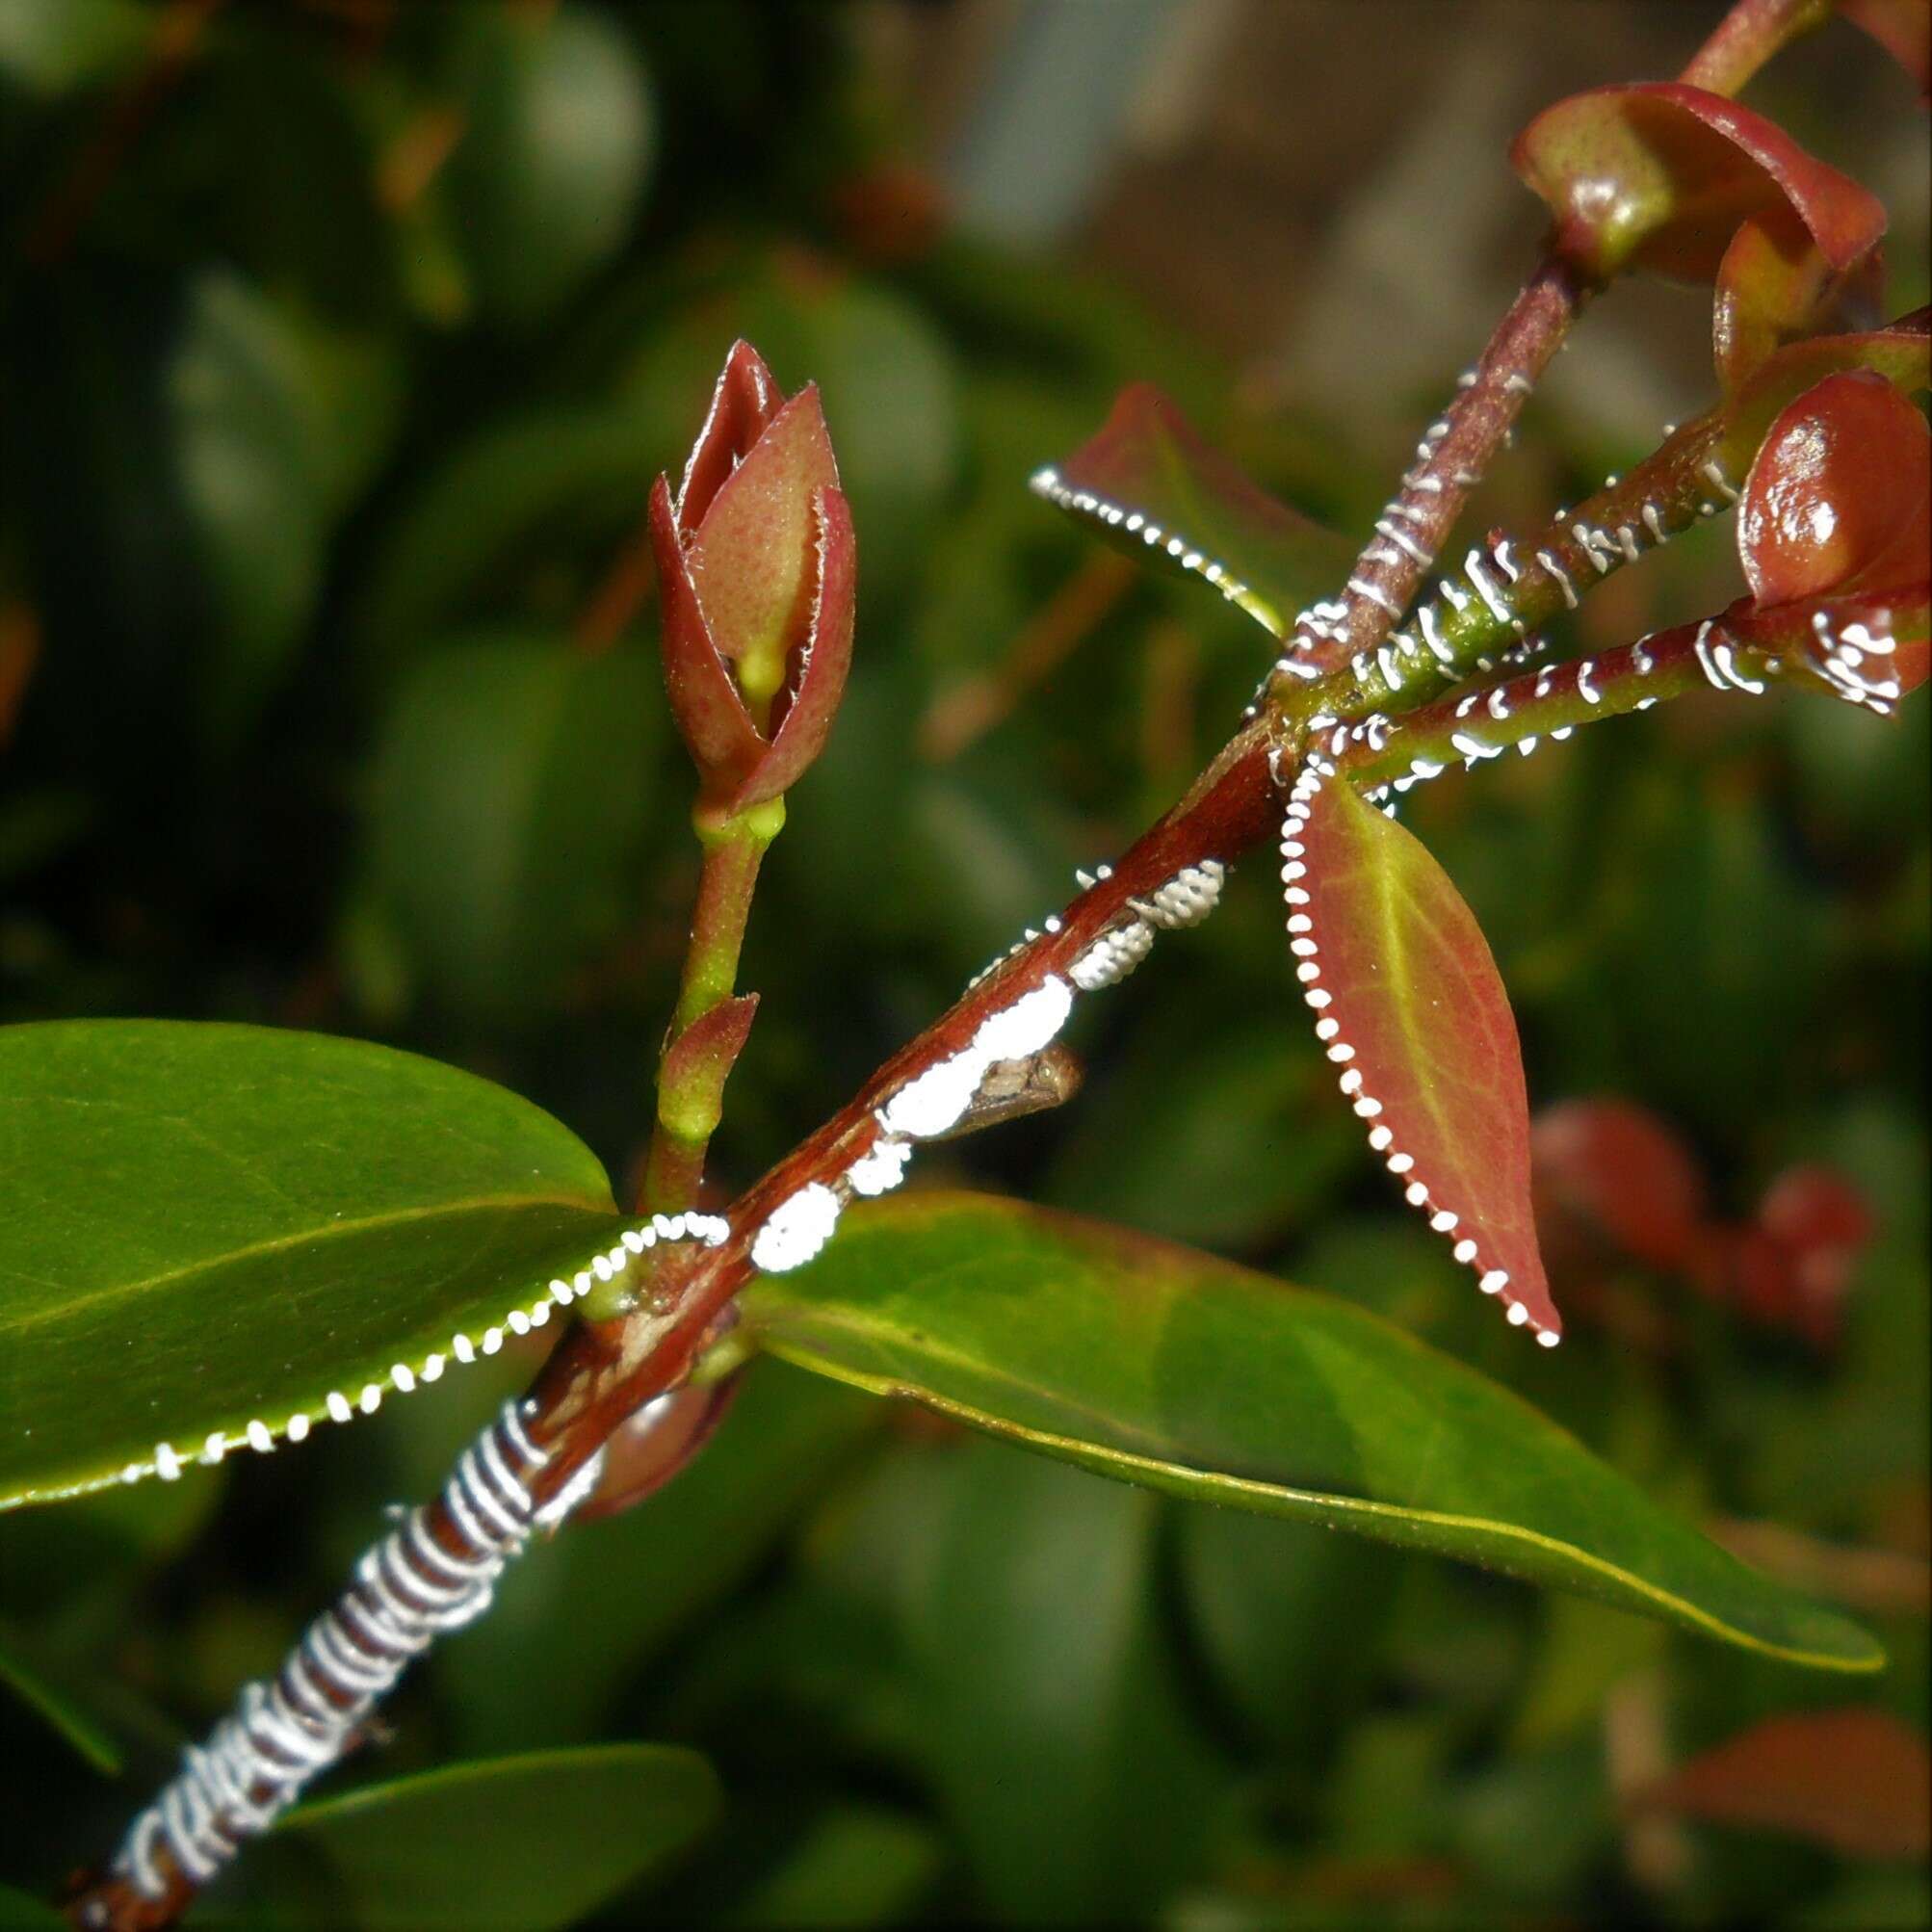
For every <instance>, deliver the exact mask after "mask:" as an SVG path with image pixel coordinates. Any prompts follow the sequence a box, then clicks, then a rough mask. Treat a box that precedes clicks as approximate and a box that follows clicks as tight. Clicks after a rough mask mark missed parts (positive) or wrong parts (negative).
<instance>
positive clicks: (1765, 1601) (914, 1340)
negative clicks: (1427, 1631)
mask: <svg viewBox="0 0 1932 1932" xmlns="http://www.w3.org/2000/svg"><path fill="white" fill-rule="evenodd" d="M745 1309H746V1313H747V1315H748V1317H749V1318H750V1319H751V1320H752V1321H753V1322H754V1324H755V1325H756V1327H757V1329H758V1331H759V1333H760V1335H761V1338H762V1340H763V1341H764V1343H765V1345H767V1346H768V1347H770V1348H771V1349H773V1350H775V1351H776V1352H777V1353H779V1354H781V1355H783V1356H784V1357H785V1358H786V1359H787V1360H790V1361H794V1362H796V1363H798V1364H799V1365H801V1366H802V1367H806V1368H813V1369H817V1370H819V1371H821V1372H822V1373H824V1374H829V1375H834V1376H837V1377H839V1378H841V1379H843V1380H846V1381H849V1382H853V1383H856V1384H857V1385H859V1386H860V1387H862V1388H869V1389H873V1390H875V1391H876V1392H879V1393H881V1394H883V1393H888V1392H890V1393H895V1394H903V1395H908V1396H911V1397H915V1398H917V1399H919V1400H921V1401H924V1402H926V1403H927V1404H929V1405H930V1406H931V1407H933V1408H935V1409H938V1410H940V1411H942V1412H943V1413H946V1414H949V1415H953V1416H956V1417H958V1418H959V1419H960V1420H962V1421H964V1422H967V1423H972V1424H974V1425H975V1426H977V1427H980V1428H984V1429H988V1430H990V1431H992V1432H993V1433H995V1434H998V1435H1003V1436H1006V1437H1009V1438H1011V1439H1012V1440H1014V1441H1017V1442H1021V1443H1024V1444H1026V1445H1028V1446H1029V1447H1031V1448H1033V1449H1040V1450H1042V1451H1043V1452H1045V1453H1047V1454H1050V1455H1057V1456H1062V1457H1065V1458H1066V1459H1068V1460H1070V1461H1073V1462H1077V1463H1080V1464H1082V1465H1083V1466H1084V1467H1087V1468H1090V1469H1095V1470H1099V1471H1101V1472H1103V1473H1104V1474H1108V1475H1117V1476H1119V1477H1121V1478H1123V1479H1124V1480H1127V1481H1132V1482H1138V1483H1145V1484H1148V1485H1150V1486H1152V1487H1155V1488H1159V1489H1165V1490H1169V1491H1171V1492H1173V1493H1174V1494H1176V1495H1181V1496H1188V1497H1193V1498H1198V1499H1200V1500H1203V1501H1215V1502H1223V1503H1229V1504H1233V1505H1236V1506H1238V1507H1241V1508H1248V1509H1255V1510H1260V1511H1263V1512H1265V1513H1272V1514H1277V1515H1282V1516H1290V1517H1296V1518H1299V1519H1301V1520H1303V1521H1306V1522H1312V1523H1319V1524H1323V1525H1326V1526H1328V1527H1333V1528H1347V1529H1353V1530H1356V1531H1358V1532H1359V1533H1362V1534H1365V1535H1370V1536H1374V1537H1378V1538H1380V1539H1382V1540H1384V1541H1386V1542H1391V1543H1397V1544H1401V1545H1404V1546H1406V1547H1409V1548H1413V1549H1421V1550H1428V1551H1433V1552H1435V1553H1438V1554H1441V1555H1447V1556H1455V1557H1458V1558H1461V1559H1463V1560H1465V1561H1469V1562H1475V1563H1480V1564H1483V1565H1485V1566H1488V1567H1490V1568H1494V1569H1499V1570H1502V1571H1505V1572H1507V1573H1508V1574H1510V1575H1512V1576H1516V1577H1520V1578H1523V1579H1525V1580H1528V1581H1531V1582H1536V1583H1544V1584H1550V1585H1553V1586H1554V1587H1557V1588H1562V1589H1569V1590H1574V1591H1577V1592H1579V1593H1580V1594H1581V1595H1585V1596H1593V1597H1597V1598H1600V1599H1601V1600H1603V1601H1604V1602H1606V1603H1612V1604H1616V1605H1619V1606H1623V1607H1624V1608H1627V1609H1632V1610H1636V1611H1640V1612H1642V1613H1644V1614H1646V1615H1650V1616H1656V1617H1661V1618H1663V1619H1665V1620H1667V1621H1670V1622H1674V1623H1677V1624H1681V1625H1683V1626H1684V1627H1685V1628H1686V1629H1689V1630H1693V1631H1698V1632H1703V1633H1704V1634H1706V1635H1710V1636H1715V1637H1719V1638H1722V1639H1724V1640H1726V1641H1728V1642H1731V1643H1736V1644H1739V1645H1742V1646H1744V1647H1746V1648H1748V1649H1752V1650H1756V1651H1759V1652H1762V1653H1764V1654H1766V1655H1769V1656H1773V1657H1777V1658H1783V1659H1785V1660H1787V1661H1789V1662H1793V1663H1801V1664H1807V1665H1811V1666H1813V1667H1815V1668H1819V1669H1827V1670H1870V1669H1875V1668H1876V1667H1877V1666H1878V1665H1879V1664H1880V1662H1881V1661H1882V1653H1881V1652H1880V1651H1879V1649H1878V1647H1877V1646H1876V1645H1875V1644H1874V1643H1873V1642H1872V1641H1871V1640H1870V1639H1869V1638H1868V1637H1867V1636H1866V1635H1865V1633H1864V1632H1862V1631H1859V1630H1858V1629H1856V1628H1855V1627H1854V1626H1852V1625H1850V1624H1848V1623H1846V1622H1845V1621H1844V1620H1843V1619H1842V1618H1841V1617H1838V1616H1835V1615H1833V1614H1832V1613H1830V1612H1829V1611H1826V1610H1822V1609H1818V1608H1816V1607H1815V1606H1812V1605H1810V1604H1808V1603H1806V1602H1805V1601H1803V1600H1802V1599H1800V1598H1798V1597H1795V1596H1793V1595H1791V1594H1790V1593H1789V1592H1788V1591H1787V1590H1785V1589H1783V1588H1782V1587H1781V1586H1779V1585H1777V1584H1775V1583H1773V1582H1771V1581H1769V1580H1766V1579H1764V1578H1762V1577H1760V1576H1758V1575H1756V1574H1755V1573H1754V1572H1752V1571H1750V1570H1748V1569H1746V1568H1745V1567H1744V1565H1742V1564H1741V1563H1739V1562H1737V1561H1736V1559H1735V1558H1733V1557H1731V1556H1729V1555H1727V1554H1726V1553H1724V1552H1723V1551H1721V1550H1719V1549H1717V1548H1716V1547H1715V1546H1714V1545H1713V1544H1711V1543H1710V1542H1708V1541H1707V1540H1706V1539H1705V1538H1704V1537H1702V1536H1701V1535H1699V1534H1698V1533H1697V1532H1696V1531H1695V1530H1693V1529H1691V1528H1689V1527H1686V1526H1684V1524H1681V1523H1679V1522H1677V1521H1675V1520H1674V1519H1673V1518H1671V1517H1670V1516H1669V1515H1667V1514H1666V1513H1665V1512H1663V1511H1662V1510H1660V1509H1659V1508H1658V1507H1657V1506H1656V1505H1655V1504H1653V1503H1652V1502H1651V1501H1649V1500H1648V1499H1647V1498H1646V1497H1645V1496H1644V1495H1643V1494H1642V1492H1640V1491H1639V1490H1638V1489H1636V1488H1635V1487H1634V1486H1633V1485H1632V1484H1631V1483H1630V1482H1628V1481H1627V1480H1626V1479H1625V1478H1624V1477H1622V1476H1620V1475H1617V1474H1616V1472H1615V1471H1613V1470H1611V1469H1609V1468H1608V1467H1606V1465H1605V1464H1603V1463H1602V1462H1600V1461H1598V1460H1597V1459H1596V1458H1595V1457H1594V1456H1592V1455H1591V1454H1590V1453H1589V1452H1588V1451H1587V1450H1586V1449H1583V1448H1582V1446H1581V1445H1580V1444H1579V1443H1578V1442H1577V1441H1576V1440H1575V1439H1574V1438H1572V1437H1571V1436H1569V1435H1568V1434H1566V1433H1565V1432H1564V1431H1563V1430H1562V1429H1559V1428H1558V1427H1556V1426H1555V1424H1553V1423H1551V1422H1549V1421H1547V1420H1546V1419H1545V1418H1544V1417H1542V1416H1540V1415H1538V1414H1537V1413H1536V1412H1535V1411H1534V1410H1533V1409H1530V1408H1528V1407H1527V1405H1526V1404H1524V1403H1523V1402H1522V1401H1520V1400H1519V1399H1518V1398H1517V1397H1514V1396H1512V1395H1510V1394H1508V1393H1507V1392H1506V1391H1504V1390H1502V1389H1501V1388H1498V1387H1496V1386H1494V1385H1493V1384H1491V1383H1489V1382H1487V1381H1485V1380H1483V1379H1482V1378H1481V1377H1480V1376H1478V1375H1476V1374H1475V1373H1474V1372H1473V1371H1470V1370H1468V1369H1465V1368H1463V1367H1462V1366H1461V1365H1460V1364H1458V1363H1455V1362H1452V1361H1450V1360H1449V1359H1448V1358H1446V1357H1444V1356H1441V1355H1438V1354H1436V1353H1435V1352H1434V1351H1433V1350H1431V1349H1429V1348H1426V1347H1424V1346H1423V1345H1422V1344H1421V1343H1419V1342H1417V1341H1415V1340H1414V1339H1413V1338H1412V1337H1410V1336H1408V1335H1406V1334H1403V1333H1402V1332H1400V1331H1399V1330H1397V1329H1395V1328H1393V1327H1390V1326H1389V1325H1387V1324H1386V1323H1384V1322H1382V1321H1379V1320H1377V1319H1376V1318H1373V1317H1371V1316H1369V1315H1365V1314H1364V1313H1362V1312H1361V1311H1360V1310H1359V1309H1356V1308H1352V1307H1350V1306H1348V1305H1347V1304H1345V1303H1344V1302H1340V1301H1336V1300H1333V1299H1331V1298H1330V1297H1328V1296H1326V1295H1320V1294H1315V1293H1311V1292H1306V1291H1303V1290H1297V1289H1291V1288H1288V1287H1285V1286H1284V1285H1283V1284H1282V1283H1280V1282H1277V1281H1273V1280H1270V1279H1268V1278H1267V1277H1266V1276H1263V1275H1258V1274H1254V1273H1251V1272H1249V1271H1248V1270H1246V1269H1243V1268H1239V1267H1235V1266H1231V1265H1229V1264H1227V1263H1223V1262H1219V1261H1215V1260H1214V1259H1212V1258H1210V1257H1208V1256H1205V1255H1199V1254H1194V1253H1191V1252H1188V1250H1185V1249H1181V1248H1176V1247H1172V1246H1169V1245H1167V1244H1165V1243H1163V1242H1158V1241H1154V1240H1148V1239H1147V1238H1145V1237H1138V1236H1135V1235H1131V1234H1128V1233H1125V1232H1123V1231H1121V1230H1119V1229H1114V1228H1108V1227H1105V1226H1102V1225H1100V1224H1097V1223H1094V1222H1088V1221H1080V1220H1076V1219H1073V1218H1072V1217H1070V1216H1062V1215H1057V1214H1047V1213H1044V1212H1042V1211H1040V1210H1037V1209H1029V1208H1025V1207H1022V1206H1020V1205H1018V1204H1016V1203H1009V1202H1002V1201H993V1200H987V1199H981V1198H978V1197H975V1196H972V1195H960V1194H928V1195H924V1196H911V1197H908V1198H905V1199H901V1200H898V1201H891V1202H882V1203H879V1204H877V1205H875V1206H872V1207H867V1208H860V1209H854V1210H851V1211H849V1212H848V1214H847V1215H846V1218H845V1220H844V1222H843V1223H842V1224H841V1227H840V1232H839V1235H838V1238H837V1239H836V1240H834V1241H833V1242H832V1244H831V1245H830V1247H829V1248H828V1249H827V1250H826V1251H825V1253H824V1254H823V1255H822V1256H821V1257H820V1258H819V1260H817V1261H816V1262H814V1263H813V1264H812V1265H811V1266H809V1267H806V1268H803V1269H801V1270H799V1271H798V1272H797V1273H795V1274H790V1275H783V1276H768V1277H766V1278H765V1279H763V1280H761V1281H759V1282H758V1283H757V1284H756V1285H755V1286H754V1287H753V1288H752V1289H751V1290H749V1291H748V1292H747V1293H746V1296H745Z"/></svg>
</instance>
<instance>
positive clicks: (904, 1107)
mask: <svg viewBox="0 0 1932 1932" xmlns="http://www.w3.org/2000/svg"><path fill="white" fill-rule="evenodd" d="M988 1063H989V1062H988V1061H987V1060H986V1058H985V1057H983V1056H981V1055H980V1054H979V1053H978V1052H977V1051H976V1050H974V1049H973V1048H968V1049H967V1051H966V1052H964V1053H961V1054H954V1055H953V1057H952V1058H951V1059H946V1060H941V1061H940V1062H939V1064H938V1065H937V1066H929V1067H927V1069H926V1071H925V1072H924V1073H923V1074H921V1075H920V1076H919V1077H918V1078H917V1079H916V1080H909V1081H907V1082H906V1083H905V1084H904V1085H903V1086H902V1087H901V1088H900V1090H899V1091H898V1092H897V1093H896V1094H894V1095H893V1097H892V1098H891V1099H890V1100H889V1101H887V1102H886V1104H885V1105H884V1106H883V1107H882V1108H880V1109H879V1113H878V1120H879V1125H880V1126H881V1127H883V1128H884V1129H885V1131H886V1132H887V1133H888V1134H891V1135H905V1136H910V1137H911V1138H912V1139H914V1140H927V1139H930V1138H931V1137H932V1136H934V1135H936V1134H944V1133H945V1132H946V1131H947V1130H948V1129H949V1128H950V1127H952V1126H953V1124H954V1122H956V1121H957V1120H958V1118H959V1116H960V1115H961V1114H962V1113H964V1112H965V1111H966V1110H967V1108H968V1107H969V1106H971V1105H972V1101H973V1096H974V1095H975V1094H976V1093H978V1092H979V1081H980V1077H981V1076H982V1075H983V1074H984V1073H985V1071H986V1067H987V1065H988Z"/></svg>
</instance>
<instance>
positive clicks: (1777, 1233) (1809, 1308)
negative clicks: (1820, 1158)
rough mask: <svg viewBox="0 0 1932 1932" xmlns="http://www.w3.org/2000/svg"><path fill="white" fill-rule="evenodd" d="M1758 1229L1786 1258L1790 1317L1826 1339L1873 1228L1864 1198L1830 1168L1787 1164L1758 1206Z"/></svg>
mask: <svg viewBox="0 0 1932 1932" xmlns="http://www.w3.org/2000/svg"><path fill="white" fill-rule="evenodd" d="M1758 1228H1759V1230H1760V1232H1761V1233H1762V1235H1763V1236H1764V1238H1765V1239H1766V1240H1770V1241H1772V1242H1773V1243H1775V1244H1776V1246H1777V1248H1778V1251H1779V1252H1780V1253H1781V1254H1782V1255H1783V1256H1784V1257H1785V1259H1786V1266H1787V1273H1788V1283H1789V1287H1788V1299H1789V1311H1788V1318H1789V1320H1790V1321H1791V1322H1792V1323H1793V1325H1795V1326H1796V1327H1798V1328H1801V1329H1803V1330H1804V1331H1805V1333H1806V1334H1807V1335H1809V1336H1810V1337H1811V1339H1812V1340H1813V1341H1815V1342H1818V1343H1825V1342H1829V1341H1830V1340H1831V1339H1832V1338H1833V1337H1834V1336H1835V1335H1836V1334H1837V1332H1838V1326H1839V1315H1840V1311H1841V1309H1842V1307H1843V1305H1844V1297H1845V1293H1846V1292H1847V1290H1849V1289H1850V1287H1851V1283H1852V1277H1853V1274H1854V1273H1855V1272H1856V1270H1857V1267H1858V1261H1859V1257H1860V1256H1861V1255H1862V1254H1864V1252H1865V1250H1866V1248H1867V1245H1868V1244H1869V1242H1870V1240H1871V1237H1872V1234H1873V1232H1874V1224H1873V1221H1872V1214H1871V1210H1870V1208H1869V1207H1868V1206H1867V1202H1866V1199H1865V1196H1864V1195H1863V1194H1861V1193H1860V1192H1859V1190H1858V1189H1857V1188H1854V1187H1853V1186H1852V1184H1851V1183H1850V1182H1849V1181H1847V1180H1846V1179H1845V1178H1844V1176H1843V1175H1842V1174H1840V1173H1838V1172H1836V1171H1835V1170H1834V1169H1832V1168H1830V1167H1823V1166H1801V1167H1790V1168H1788V1169H1787V1170H1786V1171H1785V1172H1784V1173H1783V1174H1781V1175H1779V1176H1778V1178H1777V1179H1776V1180H1775V1181H1773V1182H1772V1183H1771V1185H1770V1187H1769V1188H1767V1189H1766V1190H1765V1193H1764V1198H1763V1199H1762V1201H1761V1202H1760V1203H1759V1204H1758Z"/></svg>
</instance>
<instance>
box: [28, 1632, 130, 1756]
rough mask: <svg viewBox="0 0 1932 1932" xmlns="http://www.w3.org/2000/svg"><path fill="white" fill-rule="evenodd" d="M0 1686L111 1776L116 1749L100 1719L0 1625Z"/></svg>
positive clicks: (118, 1754)
mask: <svg viewBox="0 0 1932 1932" xmlns="http://www.w3.org/2000/svg"><path fill="white" fill-rule="evenodd" d="M0 1687H4V1688H5V1689H6V1690H8V1691H10V1692H11V1693H12V1694H13V1696H15V1697H17V1698H18V1699H19V1700H20V1701H21V1702H22V1703H23V1704H26V1705H27V1706H29V1707H30V1708H31V1709H32V1710H36V1711H38V1712H39V1715H40V1716H41V1717H42V1718H43V1719H44V1720H45V1721H46V1723H47V1724H48V1725H49V1726H50V1727H51V1728H52V1729H53V1730H55V1731H56V1732H58V1733H59V1734H60V1735H61V1736H63V1737H64V1738H65V1739H66V1741H67V1742H68V1743H69V1744H71V1745H72V1746H73V1748H74V1749H75V1751H76V1752H78V1753H79V1755H80V1756H81V1757H82V1758H84V1759H85V1760H86V1761H87V1762H89V1763H90V1764H91V1765H92V1766H93V1768H94V1769H95V1770H96V1771H99V1772H100V1773H102V1775H103V1776H105V1777H109V1778H112V1777H114V1776H116V1775H117V1773H118V1772H119V1770H120V1751H119V1748H118V1746H117V1745H116V1743H115V1741H114V1739H113V1737H112V1736H109V1735H108V1732H107V1730H106V1728H105V1727H104V1726H103V1725H102V1724H101V1722H100V1720H99V1719H98V1718H97V1717H95V1716H94V1714H93V1713H92V1712H91V1710H88V1709H87V1708H86V1706H85V1705H84V1704H83V1703H82V1702H81V1700H80V1699H79V1698H78V1697H77V1696H76V1695H75V1694H74V1693H73V1692H72V1691H71V1690H70V1689H69V1688H68V1687H67V1686H66V1685H65V1684H59V1683H56V1682H55V1680H54V1674H53V1673H52V1672H50V1671H49V1670H48V1669H47V1668H45V1667H44V1666H43V1665H41V1664H40V1663H39V1660H38V1659H37V1658H30V1657H28V1656H27V1654H26V1645H25V1644H24V1643H23V1642H22V1640H21V1639H20V1637H19V1636H18V1635H17V1634H16V1633H15V1632H12V1631H9V1630H6V1629H4V1628H0Z"/></svg>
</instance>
